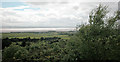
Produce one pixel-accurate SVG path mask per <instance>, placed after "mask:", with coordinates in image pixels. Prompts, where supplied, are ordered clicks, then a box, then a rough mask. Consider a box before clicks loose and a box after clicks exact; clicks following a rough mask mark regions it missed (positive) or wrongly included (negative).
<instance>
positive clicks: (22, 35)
mask: <svg viewBox="0 0 120 62" xmlns="http://www.w3.org/2000/svg"><path fill="white" fill-rule="evenodd" d="M73 33H74V32H40V33H39V32H37V33H36V32H33V33H27V32H26V33H2V34H0V35H2V38H6V37H8V38H26V37H30V38H31V39H32V38H41V37H60V38H62V39H70V37H69V34H73Z"/></svg>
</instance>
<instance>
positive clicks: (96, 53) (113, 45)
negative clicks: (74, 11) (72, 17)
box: [65, 5, 120, 60]
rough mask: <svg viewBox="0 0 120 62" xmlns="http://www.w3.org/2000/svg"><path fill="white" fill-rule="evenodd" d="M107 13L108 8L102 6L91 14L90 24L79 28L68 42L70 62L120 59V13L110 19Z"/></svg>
mask: <svg viewBox="0 0 120 62" xmlns="http://www.w3.org/2000/svg"><path fill="white" fill-rule="evenodd" d="M107 13H108V11H107V7H106V6H102V5H100V6H99V7H98V8H96V9H95V10H93V11H92V12H91V14H90V15H89V24H87V25H83V26H82V27H79V30H78V32H77V33H76V34H75V35H74V36H73V38H72V39H71V40H70V42H68V45H67V46H68V51H67V52H68V54H67V55H66V56H67V57H69V58H67V59H68V60H119V59H120V54H119V52H120V41H119V39H120V33H119V32H120V30H119V29H117V28H116V27H115V26H116V25H115V23H116V21H118V20H120V18H119V17H118V16H119V14H120V13H119V12H117V13H116V14H115V15H114V16H113V17H108V18H107V16H106V14H107ZM106 22H107V23H106ZM66 56H65V57H66Z"/></svg>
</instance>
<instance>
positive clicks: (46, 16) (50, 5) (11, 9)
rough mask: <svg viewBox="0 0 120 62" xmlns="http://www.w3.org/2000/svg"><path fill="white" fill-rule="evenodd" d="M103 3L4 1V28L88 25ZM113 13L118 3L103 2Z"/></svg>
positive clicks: (1, 16) (0, 14)
mask: <svg viewBox="0 0 120 62" xmlns="http://www.w3.org/2000/svg"><path fill="white" fill-rule="evenodd" d="M100 3H101V2H79V1H77V0H76V1H75V0H49V1H48V0H30V1H29V0H12V1H11V2H10V0H3V1H2V2H1V3H0V5H1V6H0V19H2V20H0V23H2V27H4V28H5V27H6V28H10V27H13V28H14V27H30V28H31V27H37V28H38V27H53V28H54V27H61V28H64V27H69V28H70V27H71V28H73V27H76V25H80V24H83V23H88V15H89V13H90V11H91V10H92V9H94V8H96V7H97V6H98V5H99V4H100ZM101 4H103V5H107V6H109V8H108V10H110V11H111V13H112V12H114V11H116V10H117V9H118V7H117V6H118V5H117V4H118V3H117V2H102V3H101Z"/></svg>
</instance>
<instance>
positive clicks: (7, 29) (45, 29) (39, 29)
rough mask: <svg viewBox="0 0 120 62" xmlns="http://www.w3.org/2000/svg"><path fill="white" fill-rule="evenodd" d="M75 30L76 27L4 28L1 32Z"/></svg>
mask: <svg viewBox="0 0 120 62" xmlns="http://www.w3.org/2000/svg"><path fill="white" fill-rule="evenodd" d="M47 31H75V28H2V29H0V32H47Z"/></svg>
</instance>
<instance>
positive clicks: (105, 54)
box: [3, 5, 120, 62]
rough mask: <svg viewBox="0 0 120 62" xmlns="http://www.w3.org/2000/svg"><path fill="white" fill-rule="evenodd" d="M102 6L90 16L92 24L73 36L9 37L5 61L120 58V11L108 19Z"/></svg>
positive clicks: (72, 60)
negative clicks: (66, 37) (65, 37)
mask: <svg viewBox="0 0 120 62" xmlns="http://www.w3.org/2000/svg"><path fill="white" fill-rule="evenodd" d="M107 12H108V11H107V10H106V7H102V6H101V5H100V6H99V7H98V8H96V9H95V10H93V11H92V12H91V14H90V15H89V24H87V25H81V26H79V27H78V29H77V32H76V33H75V34H74V35H70V36H68V37H69V38H70V39H67V40H66V39H64V38H61V37H41V38H39V39H35V38H34V39H32V38H29V37H28V38H23V39H20V38H5V39H3V62H40V61H41V62H77V61H80V60H88V61H89V60H90V61H93V60H100V61H102V62H103V61H106V60H112V61H119V60H120V29H119V25H118V24H117V22H118V20H120V17H119V14H120V12H116V14H115V15H114V16H112V17H109V18H107V17H106V14H107Z"/></svg>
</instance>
